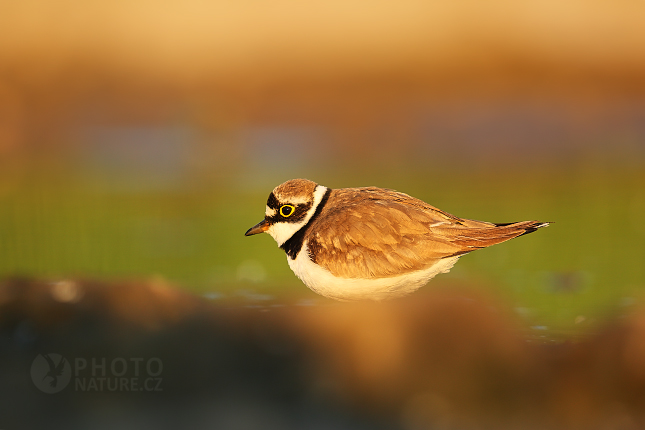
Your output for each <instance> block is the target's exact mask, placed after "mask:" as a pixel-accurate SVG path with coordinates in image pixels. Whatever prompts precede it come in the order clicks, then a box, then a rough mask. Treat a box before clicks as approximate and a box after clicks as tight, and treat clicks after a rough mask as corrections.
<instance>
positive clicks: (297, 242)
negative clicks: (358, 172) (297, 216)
mask: <svg viewBox="0 0 645 430" xmlns="http://www.w3.org/2000/svg"><path fill="white" fill-rule="evenodd" d="M330 194H331V188H327V191H325V195H324V196H323V198H322V199H321V200H320V203H319V204H318V207H317V208H316V211H315V212H314V214H313V215H312V216H311V218H310V219H309V221H307V224H305V225H303V226H302V227H300V230H298V231H297V232H295V233H294V234H293V235H292V236H291V237H290V238H289V239H288V240H287V241H286V242H285V243H283V244H282V245H280V248H282V249H283V250H284V252H286V253H287V255H288V256H289V257H290V258H291V259H292V260H295V259H296V257H297V256H298V253H299V252H300V250H301V249H302V244H303V242H304V241H305V233H307V230H308V229H309V226H310V225H311V224H312V223H313V221H314V220H315V219H316V218H317V217H318V215H320V212H322V210H323V207H324V206H325V203H327V200H329V195H330Z"/></svg>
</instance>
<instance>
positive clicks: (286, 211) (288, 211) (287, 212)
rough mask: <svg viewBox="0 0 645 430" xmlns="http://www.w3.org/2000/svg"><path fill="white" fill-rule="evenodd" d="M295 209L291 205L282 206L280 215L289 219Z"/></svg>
mask: <svg viewBox="0 0 645 430" xmlns="http://www.w3.org/2000/svg"><path fill="white" fill-rule="evenodd" d="M294 209H295V208H294V207H293V206H291V205H282V206H280V215H282V216H283V217H285V218H287V217H290V216H291V215H293V211H294Z"/></svg>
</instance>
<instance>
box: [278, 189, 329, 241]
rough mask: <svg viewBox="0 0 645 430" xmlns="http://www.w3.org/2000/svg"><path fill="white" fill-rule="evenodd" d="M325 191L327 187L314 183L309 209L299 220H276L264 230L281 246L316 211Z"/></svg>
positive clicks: (305, 223)
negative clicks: (311, 202)
mask: <svg viewBox="0 0 645 430" xmlns="http://www.w3.org/2000/svg"><path fill="white" fill-rule="evenodd" d="M326 192H327V187H325V186H322V185H316V188H315V189H314V201H313V204H312V205H311V208H309V210H308V211H307V214H306V215H305V217H304V218H303V219H302V220H301V221H299V222H295V223H294V222H277V223H275V224H273V225H272V226H271V227H269V229H268V230H267V231H266V232H267V233H269V234H270V235H271V237H272V238H274V239H275V241H276V242H277V243H278V246H282V244H283V243H285V242H286V241H287V240H289V239H290V238H291V236H293V235H294V233H295V232H297V231H298V230H300V229H301V228H302V227H304V226H305V225H307V223H308V222H309V220H310V219H311V217H312V216H314V213H315V212H316V209H317V208H318V205H320V202H321V201H322V199H323V197H324V196H325V193H326ZM268 209H269V208H267V210H268Z"/></svg>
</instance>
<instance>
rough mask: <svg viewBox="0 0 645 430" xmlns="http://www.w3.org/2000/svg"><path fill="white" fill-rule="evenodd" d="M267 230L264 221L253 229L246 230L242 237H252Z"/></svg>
mask: <svg viewBox="0 0 645 430" xmlns="http://www.w3.org/2000/svg"><path fill="white" fill-rule="evenodd" d="M268 229H269V222H268V221H267V220H265V219H263V220H262V221H260V222H259V223H257V224H255V225H254V226H253V227H251V228H250V229H248V230H247V231H246V233H244V236H253V235H254V234H258V233H264V232H265V231H267V230H268Z"/></svg>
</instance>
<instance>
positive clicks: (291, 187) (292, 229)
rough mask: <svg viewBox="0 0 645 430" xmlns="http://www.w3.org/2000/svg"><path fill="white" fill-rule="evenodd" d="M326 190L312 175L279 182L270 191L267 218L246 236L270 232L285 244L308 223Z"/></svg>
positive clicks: (277, 240) (279, 243) (279, 244)
mask: <svg viewBox="0 0 645 430" xmlns="http://www.w3.org/2000/svg"><path fill="white" fill-rule="evenodd" d="M326 192H327V187H324V186H322V185H318V184H316V183H315V182H313V181H310V180H308V179H291V180H289V181H287V182H285V183H283V184H280V185H278V186H277V187H275V188H274V189H273V191H272V192H271V194H269V198H268V200H267V206H266V211H265V213H264V219H263V220H262V221H260V222H259V223H257V224H256V225H254V226H253V227H251V228H250V229H248V230H247V232H246V233H245V236H251V235H254V234H258V233H264V232H266V233H269V234H270V235H271V237H273V238H274V239H275V241H276V242H277V243H278V246H282V244H283V243H285V242H286V241H287V240H289V238H290V237H291V236H293V234H294V233H296V232H297V231H298V230H300V229H301V228H302V227H304V226H305V225H307V223H308V222H309V220H310V219H311V217H312V216H313V215H314V213H315V212H316V208H317V207H318V205H319V204H320V202H321V201H322V199H323V197H324V196H325V193H326Z"/></svg>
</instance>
